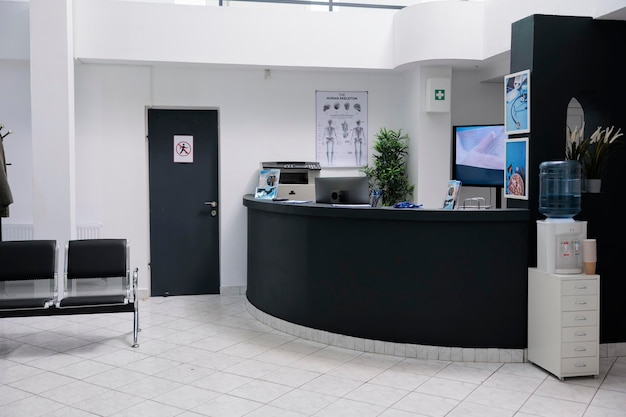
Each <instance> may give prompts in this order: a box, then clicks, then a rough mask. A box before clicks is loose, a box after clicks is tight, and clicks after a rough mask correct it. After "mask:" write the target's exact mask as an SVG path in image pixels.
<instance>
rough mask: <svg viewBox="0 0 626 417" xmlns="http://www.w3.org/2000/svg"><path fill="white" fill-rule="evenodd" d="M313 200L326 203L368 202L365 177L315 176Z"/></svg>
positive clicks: (367, 188)
mask: <svg viewBox="0 0 626 417" xmlns="http://www.w3.org/2000/svg"><path fill="white" fill-rule="evenodd" d="M315 202H316V203H326V204H369V202H370V196H369V181H368V178H367V177H316V178H315Z"/></svg>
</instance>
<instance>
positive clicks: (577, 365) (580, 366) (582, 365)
mask: <svg viewBox="0 0 626 417" xmlns="http://www.w3.org/2000/svg"><path fill="white" fill-rule="evenodd" d="M574 366H576V368H586V367H587V365H586V364H584V363H577V364H576V365H574Z"/></svg>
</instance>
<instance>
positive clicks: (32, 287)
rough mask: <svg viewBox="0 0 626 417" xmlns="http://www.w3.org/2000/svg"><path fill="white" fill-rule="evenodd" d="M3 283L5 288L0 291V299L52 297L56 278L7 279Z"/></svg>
mask: <svg viewBox="0 0 626 417" xmlns="http://www.w3.org/2000/svg"><path fill="white" fill-rule="evenodd" d="M3 284H4V289H3V290H1V291H0V300H14V299H24V298H51V299H52V298H53V294H54V280H52V279H29V280H17V281H5V282H4V283H3ZM0 289H1V288H0Z"/></svg>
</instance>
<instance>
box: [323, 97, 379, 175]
mask: <svg viewBox="0 0 626 417" xmlns="http://www.w3.org/2000/svg"><path fill="white" fill-rule="evenodd" d="M315 109H316V123H315V124H316V129H315V152H316V157H317V162H319V163H320V165H321V166H322V167H324V168H349V167H364V166H367V148H368V135H367V91H316V92H315Z"/></svg>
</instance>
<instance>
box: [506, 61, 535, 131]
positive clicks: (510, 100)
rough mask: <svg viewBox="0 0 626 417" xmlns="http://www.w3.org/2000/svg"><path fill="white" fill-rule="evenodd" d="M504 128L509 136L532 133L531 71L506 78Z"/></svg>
mask: <svg viewBox="0 0 626 417" xmlns="http://www.w3.org/2000/svg"><path fill="white" fill-rule="evenodd" d="M504 128H505V131H506V134H507V135H513V134H516V133H528V132H530V70H525V71H520V72H516V73H513V74H510V75H506V76H505V77H504Z"/></svg>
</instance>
